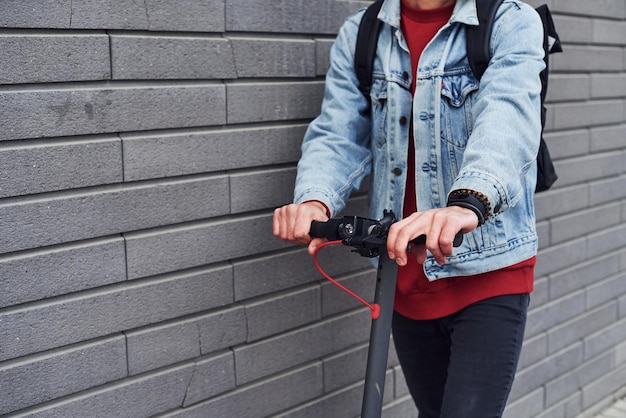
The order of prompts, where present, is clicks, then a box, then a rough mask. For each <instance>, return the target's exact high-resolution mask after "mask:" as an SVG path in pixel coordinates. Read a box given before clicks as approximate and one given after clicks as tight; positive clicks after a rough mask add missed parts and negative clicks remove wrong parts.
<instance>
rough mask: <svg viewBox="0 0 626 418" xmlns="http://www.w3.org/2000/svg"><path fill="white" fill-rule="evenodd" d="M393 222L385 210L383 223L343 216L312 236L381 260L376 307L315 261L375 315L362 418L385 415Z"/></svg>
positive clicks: (459, 238)
mask: <svg viewBox="0 0 626 418" xmlns="http://www.w3.org/2000/svg"><path fill="white" fill-rule="evenodd" d="M394 222H396V217H395V214H394V213H393V211H387V210H385V211H384V212H383V217H382V219H380V220H373V219H367V218H362V217H358V216H344V217H342V218H331V219H329V220H328V221H326V222H317V221H313V222H312V223H311V231H310V233H309V235H310V236H311V237H313V238H326V239H327V240H328V241H329V242H330V243H337V242H338V241H341V243H342V244H343V245H347V246H350V247H353V248H354V250H353V252H356V253H358V254H360V255H361V256H363V257H379V262H378V270H377V273H376V290H375V293H374V303H373V304H370V303H368V302H367V301H365V300H364V299H362V298H360V297H359V296H358V295H355V294H354V293H353V292H351V291H350V290H349V289H346V288H345V287H344V286H342V285H341V284H339V283H337V282H336V281H335V280H333V279H332V278H330V277H329V276H328V275H326V274H325V273H323V270H321V268H320V267H319V265H318V264H317V260H316V259H315V263H316V266H317V267H318V269H320V271H321V272H322V273H323V274H324V276H325V277H326V278H327V279H329V280H330V281H331V282H333V283H334V284H335V285H337V286H339V287H340V288H342V289H343V290H344V291H347V292H348V293H349V294H350V295H351V296H353V297H355V298H356V299H358V300H359V301H360V302H361V303H363V304H365V305H366V306H367V307H368V308H370V310H371V311H372V325H371V329H370V339H369V348H368V354H367V369H366V372H365V387H364V389H363V403H362V406H361V418H380V416H381V414H382V407H383V393H384V390H385V373H386V370H387V355H388V352H389V338H390V336H391V320H392V316H393V303H394V298H395V292H396V279H397V274H398V266H397V264H396V263H395V261H393V260H391V259H390V258H389V255H388V254H387V234H388V232H389V228H390V227H391V225H392V224H393V223H394ZM462 242H463V234H462V233H461V232H460V231H459V233H458V234H457V235H456V236H455V238H454V242H453V245H454V246H455V247H458V246H459V245H461V243H462ZM411 243H412V244H417V245H423V244H425V243H426V236H425V235H421V236H419V237H417V238H415V239H414V240H412V241H411Z"/></svg>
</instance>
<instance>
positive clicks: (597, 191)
mask: <svg viewBox="0 0 626 418" xmlns="http://www.w3.org/2000/svg"><path fill="white" fill-rule="evenodd" d="M625 182H626V176H623V175H622V176H614V177H610V178H607V179H603V180H599V181H594V182H592V183H591V184H590V187H589V200H590V203H591V204H592V205H599V204H603V203H607V202H614V201H616V200H618V199H623V198H625V197H626V188H624V184H625Z"/></svg>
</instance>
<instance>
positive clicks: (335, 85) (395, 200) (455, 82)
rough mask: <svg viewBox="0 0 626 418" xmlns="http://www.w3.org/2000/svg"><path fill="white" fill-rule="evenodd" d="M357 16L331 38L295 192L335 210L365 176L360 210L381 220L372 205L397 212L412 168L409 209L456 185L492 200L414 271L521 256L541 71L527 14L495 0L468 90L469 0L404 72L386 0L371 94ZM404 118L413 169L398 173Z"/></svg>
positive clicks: (405, 61) (532, 239)
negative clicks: (443, 258)
mask: <svg viewBox="0 0 626 418" xmlns="http://www.w3.org/2000/svg"><path fill="white" fill-rule="evenodd" d="M362 15H363V10H361V11H359V12H357V13H356V14H355V15H354V16H352V17H350V18H349V19H348V20H347V21H346V22H345V23H344V24H343V26H342V27H341V29H340V31H339V34H338V36H337V39H336V41H335V43H334V45H333V47H332V50H331V57H330V68H329V70H328V74H327V78H326V90H325V96H324V101H323V104H322V111H321V114H320V115H319V116H318V117H317V118H316V119H315V120H314V121H313V122H312V123H311V124H310V126H309V128H308V130H307V132H306V135H305V137H304V141H303V145H302V157H301V160H300V162H299V163H298V174H297V179H296V187H295V200H294V201H295V202H296V203H300V202H303V201H306V200H320V201H322V202H324V203H326V205H327V206H328V207H329V209H330V211H331V214H332V215H335V214H337V213H338V212H341V211H342V210H343V208H344V205H345V202H346V201H347V199H348V197H349V196H350V194H351V193H352V192H353V191H354V190H356V189H358V188H359V187H360V184H361V182H362V180H363V179H364V178H366V177H367V176H368V175H369V174H371V185H370V189H369V190H370V193H369V199H370V202H369V203H370V216H371V217H372V218H379V217H381V216H382V213H383V209H392V210H393V211H394V212H395V213H396V215H398V216H399V215H400V214H401V213H402V203H403V199H404V193H405V185H406V176H407V175H414V176H415V184H416V194H417V204H418V208H419V209H418V210H422V211H423V210H426V209H431V208H438V207H444V206H446V202H447V196H448V194H449V193H450V191H452V190H456V189H472V190H476V191H479V192H482V193H483V194H484V195H486V196H487V197H488V199H489V202H490V203H491V207H492V213H491V216H490V217H489V219H488V221H487V222H486V223H485V224H484V225H482V226H480V227H478V228H476V229H475V230H474V231H472V232H471V233H468V234H466V235H465V237H464V241H463V244H462V246H461V247H459V248H456V249H455V251H454V255H453V256H451V257H448V261H447V263H446V264H445V265H441V266H440V265H438V264H437V263H436V262H435V261H434V259H433V258H432V257H431V256H430V255H429V257H428V258H427V260H426V262H425V264H424V271H425V272H426V275H427V276H428V278H429V279H430V280H436V279H439V278H444V277H451V276H458V275H473V274H478V273H482V272H485V271H492V270H496V269H499V268H503V267H506V266H510V265H513V264H515V263H518V262H520V261H523V260H526V259H528V258H531V257H532V256H533V255H535V254H536V251H537V235H536V231H535V215H534V202H533V196H534V190H535V182H536V162H535V158H536V154H537V149H538V146H539V137H540V131H541V122H540V97H539V96H540V91H541V82H540V79H539V73H540V72H541V70H542V69H543V68H544V63H543V55H544V53H543V47H542V42H543V29H542V26H541V21H540V19H539V16H538V15H537V13H536V12H535V11H534V10H533V9H532V7H530V6H529V5H527V4H525V3H522V2H520V1H515V0H505V1H504V3H503V5H502V6H501V7H500V9H499V10H498V14H497V16H496V20H495V23H494V27H493V32H492V38H491V53H492V59H491V62H490V65H489V67H488V69H487V70H486V72H485V74H484V75H483V77H482V79H481V82H480V88H479V84H478V81H477V80H476V79H475V77H474V76H473V74H472V72H471V69H470V67H469V63H468V60H467V55H466V48H465V31H464V27H465V25H475V24H477V21H478V19H477V17H476V5H475V0H457V2H456V5H455V8H454V11H453V14H452V16H451V18H450V21H449V22H448V23H447V24H446V25H445V26H444V27H443V28H442V29H441V30H440V31H439V32H438V34H437V35H436V36H435V37H434V38H433V40H431V42H430V43H429V44H428V46H427V47H426V48H425V50H424V51H423V53H422V56H421V57H420V61H419V64H418V71H417V74H413V75H412V74H411V72H412V71H411V62H410V58H409V52H408V48H407V44H406V41H405V39H404V37H403V34H402V32H401V30H400V0H386V1H385V3H384V4H383V7H382V9H381V11H380V13H379V15H378V18H379V19H380V20H382V21H383V22H384V23H385V24H384V25H383V28H382V30H381V33H380V38H379V43H378V48H377V56H376V59H375V62H374V71H373V78H374V81H373V84H372V90H371V93H370V95H371V103H370V101H368V100H366V99H365V97H364V96H363V95H362V93H361V92H360V91H359V89H358V87H357V86H358V81H357V79H356V75H355V72H354V50H355V42H356V34H357V30H358V25H359V22H360V19H361V17H362ZM413 81H414V82H415V83H416V94H415V97H412V95H411V92H410V85H411V83H412V82H413ZM370 106H371V111H369V109H368V108H369V107H370ZM411 115H412V118H413V124H412V127H413V134H414V138H415V159H416V170H415V172H414V173H407V170H406V168H407V150H408V140H409V129H410V127H411V123H410V116H411Z"/></svg>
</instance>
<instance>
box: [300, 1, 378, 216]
mask: <svg viewBox="0 0 626 418" xmlns="http://www.w3.org/2000/svg"><path fill="white" fill-rule="evenodd" d="M361 16H362V12H359V13H357V14H356V15H355V16H353V17H352V18H350V19H349V20H347V21H346V22H345V23H344V25H343V26H342V27H341V29H340V30H339V34H338V35H337V38H336V40H335V42H334V44H333V46H332V48H331V53H330V68H329V70H328V72H327V74H326V83H325V93H324V100H323V102H322V109H321V113H320V115H319V116H318V117H317V118H315V119H314V120H313V121H312V122H311V124H310V125H309V127H308V129H307V131H306V134H305V136H304V140H303V143H302V156H301V158H300V161H299V162H298V173H297V177H296V185H295V191H294V202H295V203H301V202H303V201H307V200H319V201H321V202H324V203H325V204H326V205H327V207H328V208H329V210H330V212H331V214H332V215H335V214H337V213H338V212H341V211H342V210H343V208H344V207H345V202H346V201H347V200H348V198H349V196H350V194H351V193H352V192H353V191H354V190H356V189H358V188H359V187H360V183H361V181H362V180H363V178H364V177H366V176H367V175H368V174H369V172H370V170H371V154H370V148H369V132H370V129H371V119H370V116H369V106H370V104H369V101H368V100H367V99H366V98H365V97H364V96H363V94H362V93H361V92H360V91H359V89H358V81H357V78H356V75H355V71H354V49H355V43H356V33H357V31H358V23H359V21H360V18H361Z"/></svg>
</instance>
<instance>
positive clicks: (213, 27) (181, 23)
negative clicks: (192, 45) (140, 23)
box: [145, 0, 225, 32]
mask: <svg viewBox="0 0 626 418" xmlns="http://www.w3.org/2000/svg"><path fill="white" fill-rule="evenodd" d="M145 3H146V9H147V11H148V28H149V29H150V30H154V31H190V32H223V31H224V27H225V22H224V16H225V13H224V0H180V1H177V2H170V1H164V0H146V2H145Z"/></svg>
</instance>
